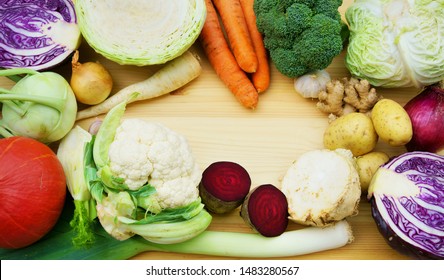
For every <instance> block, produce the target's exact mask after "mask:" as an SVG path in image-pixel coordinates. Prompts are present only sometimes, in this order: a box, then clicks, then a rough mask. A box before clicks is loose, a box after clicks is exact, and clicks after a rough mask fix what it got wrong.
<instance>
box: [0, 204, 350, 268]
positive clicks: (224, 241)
mask: <svg viewBox="0 0 444 280" xmlns="http://www.w3.org/2000/svg"><path fill="white" fill-rule="evenodd" d="M73 207H74V206H73V203H72V201H67V203H66V205H65V209H64V212H63V213H62V216H61V218H60V219H59V222H58V223H57V225H56V226H55V228H54V229H53V230H52V231H51V232H50V233H49V234H48V235H47V236H46V237H45V238H44V239H42V240H40V241H38V242H37V243H35V244H33V245H31V246H28V247H26V248H22V249H16V250H7V249H0V259H2V260H8V259H12V260H20V259H31V260H32V259H39V260H124V259H129V258H131V257H134V256H136V255H137V254H140V253H142V252H148V251H153V252H154V251H155V252H175V253H183V254H203V255H213V256H222V257H233V258H280V257H291V256H298V255H304V254H310V253H315V252H320V251H324V250H330V249H335V248H339V247H342V246H345V245H347V244H348V243H350V242H352V241H353V235H352V232H351V228H350V225H349V223H348V222H347V221H346V220H343V221H340V222H338V223H336V224H334V225H332V226H329V227H326V228H318V227H305V228H302V229H298V230H291V231H286V232H284V233H283V234H282V235H280V236H277V237H264V236H262V235H260V234H258V233H240V232H218V231H209V230H207V231H204V232H203V233H201V234H199V235H198V236H196V237H194V238H192V239H189V240H187V241H184V242H181V243H175V244H157V243H153V242H149V241H147V240H145V239H143V237H141V236H137V235H136V236H133V237H132V238H129V239H127V240H125V241H119V240H116V239H114V238H113V237H112V236H110V235H109V234H108V233H107V232H105V230H104V229H103V228H102V227H101V226H100V224H99V223H97V222H96V223H95V227H94V232H95V242H94V244H93V245H92V246H90V247H88V248H79V247H77V246H75V245H74V244H73V243H72V238H73V237H74V236H75V235H76V232H75V230H73V229H72V228H71V227H70V226H69V221H70V220H71V218H72V213H73V212H74V210H73Z"/></svg>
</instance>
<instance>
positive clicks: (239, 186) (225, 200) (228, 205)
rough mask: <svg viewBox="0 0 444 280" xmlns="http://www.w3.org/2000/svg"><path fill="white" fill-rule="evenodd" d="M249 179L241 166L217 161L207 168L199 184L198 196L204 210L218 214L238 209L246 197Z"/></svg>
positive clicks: (248, 189)
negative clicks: (203, 205) (204, 207)
mask: <svg viewBox="0 0 444 280" xmlns="http://www.w3.org/2000/svg"><path fill="white" fill-rule="evenodd" d="M250 186H251V178H250V175H249V174H248V172H247V170H245V168H243V167H242V166H241V165H239V164H237V163H235V162H230V161H218V162H214V163H212V164H211V165H210V166H208V167H207V168H206V169H205V170H204V172H203V174H202V180H201V182H200V184H199V194H200V197H201V198H202V202H203V203H204V204H205V206H206V208H207V209H208V210H209V211H211V212H213V213H218V214H223V213H227V212H229V211H232V210H234V209H236V208H237V207H239V206H240V205H241V204H242V202H243V201H244V199H245V197H246V196H247V195H248V192H249V191H250Z"/></svg>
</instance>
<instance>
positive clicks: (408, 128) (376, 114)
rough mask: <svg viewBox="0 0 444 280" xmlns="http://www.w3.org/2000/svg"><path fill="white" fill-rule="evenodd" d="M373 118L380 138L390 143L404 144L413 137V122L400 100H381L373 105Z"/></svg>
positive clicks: (395, 145)
mask: <svg viewBox="0 0 444 280" xmlns="http://www.w3.org/2000/svg"><path fill="white" fill-rule="evenodd" d="M371 118H372V121H373V126H374V127H375V130H376V133H377V134H378V136H379V138H380V139H381V140H383V141H384V142H386V143H388V144H389V145H391V146H394V147H397V146H403V145H405V144H407V143H408V142H409V141H410V140H411V139H412V136H413V128H412V122H411V120H410V117H409V115H408V114H407V112H406V111H405V109H404V107H402V106H401V104H399V103H398V102H396V101H394V100H391V99H381V100H379V101H378V102H377V103H376V104H375V106H374V107H373V110H372V116H371Z"/></svg>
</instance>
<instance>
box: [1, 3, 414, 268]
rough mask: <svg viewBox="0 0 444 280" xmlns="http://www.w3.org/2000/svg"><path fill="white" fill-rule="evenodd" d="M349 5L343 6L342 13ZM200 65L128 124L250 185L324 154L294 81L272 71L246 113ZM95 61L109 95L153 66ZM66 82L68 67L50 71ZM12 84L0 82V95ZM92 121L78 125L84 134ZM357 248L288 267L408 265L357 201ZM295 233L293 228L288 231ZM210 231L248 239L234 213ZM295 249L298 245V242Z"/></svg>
mask: <svg viewBox="0 0 444 280" xmlns="http://www.w3.org/2000/svg"><path fill="white" fill-rule="evenodd" d="M351 2H352V1H347V0H346V1H344V4H343V6H342V7H341V8H340V11H341V12H342V14H343V12H344V11H345V9H346V8H347V7H348V6H349V4H350V3H351ZM192 48H193V50H194V51H196V52H197V53H198V54H199V55H200V57H201V59H202V66H203V73H202V74H201V75H200V76H199V77H198V78H197V79H196V80H194V81H192V82H191V83H190V84H188V85H187V86H185V87H184V88H182V89H180V90H178V91H176V92H174V93H173V94H169V95H166V96H162V97H159V98H156V99H154V100H149V101H141V102H137V103H134V104H131V105H129V106H128V107H127V111H126V114H125V117H127V118H130V117H137V118H143V119H147V120H153V121H158V122H161V123H163V124H165V125H166V126H168V127H170V128H172V129H174V130H176V131H177V132H179V133H181V134H183V135H184V136H185V137H186V138H187V139H188V141H189V144H190V145H191V148H192V150H193V152H194V154H195V158H196V160H197V162H198V163H199V165H200V166H201V168H202V170H203V169H204V168H205V167H207V166H208V165H209V164H211V163H212V162H215V161H220V160H229V161H234V162H237V163H240V164H241V165H243V166H244V167H245V168H246V169H247V170H248V172H249V173H250V176H251V179H252V185H253V186H258V185H261V184H265V183H270V184H274V185H276V186H278V185H279V184H280V180H281V178H282V176H283V174H284V173H285V172H286V170H287V168H288V167H289V166H290V164H291V163H292V162H293V161H294V160H296V159H297V158H298V156H299V155H300V154H302V153H304V152H307V151H310V150H313V149H319V148H323V145H322V135H323V132H324V129H325V128H326V126H327V124H328V119H327V116H326V115H325V114H324V113H321V112H320V111H318V110H317V109H316V106H315V105H316V100H312V99H304V98H302V97H301V96H299V95H298V94H297V93H296V92H295V91H294V88H293V79H290V78H287V77H284V76H283V75H282V74H280V73H279V72H277V70H276V69H275V68H274V67H273V66H272V73H271V78H272V79H271V86H270V88H269V89H268V90H267V91H266V92H264V93H262V94H261V95H260V99H259V104H258V107H257V108H256V109H255V110H249V109H245V108H243V107H242V106H241V105H240V104H239V103H238V102H237V101H236V100H235V98H234V96H233V95H232V94H231V93H230V91H229V90H228V89H227V88H226V87H225V85H224V84H223V83H222V82H221V81H220V80H219V78H218V77H217V76H216V74H215V72H214V71H213V69H212V68H211V66H210V65H209V63H208V61H207V59H206V57H205V55H204V54H203V52H202V50H201V48H200V46H199V44H198V43H196V44H195V45H194V46H193V47H192ZM344 58H345V53H342V54H341V55H339V56H338V57H336V58H335V59H334V61H333V63H332V64H331V65H330V66H329V67H328V69H327V71H328V72H329V73H330V75H331V76H332V78H341V77H344V76H349V72H348V71H347V69H346V68H345V65H344ZM89 60H93V61H99V62H100V63H102V64H104V65H105V66H106V67H107V68H108V70H109V71H110V72H111V74H112V76H113V79H114V83H115V84H114V89H113V92H116V91H118V90H119V89H121V88H123V87H125V86H127V85H130V84H132V83H135V82H138V81H141V80H144V79H146V78H148V77H149V76H150V75H151V74H153V73H154V72H155V70H156V69H157V66H151V67H137V66H122V65H118V64H116V63H113V62H110V61H108V60H106V59H105V58H104V57H102V56H100V55H98V54H96V53H95V52H94V51H93V50H91V49H90V48H89V46H88V45H87V44H86V42H84V43H83V44H82V45H81V47H80V61H81V62H86V61H89ZM55 71H57V72H60V73H62V74H63V75H65V76H66V77H69V75H70V73H71V72H70V65H69V64H67V65H62V66H60V67H58V68H57V69H55ZM12 85H13V83H12V82H10V81H9V80H8V79H6V78H3V77H0V87H5V88H8V87H10V86H12ZM377 90H378V91H379V92H380V93H381V94H382V95H383V96H384V97H387V98H391V99H394V100H396V101H398V102H399V103H400V104H402V105H403V104H405V103H406V102H407V101H408V100H410V99H411V98H412V97H413V96H414V95H416V94H417V93H418V91H419V90H418V89H415V88H398V89H382V88H381V89H377ZM93 120H94V119H88V120H84V121H81V122H79V124H80V125H81V126H83V127H85V128H87V127H88V126H89V124H90V123H91V122H92V121H93ZM376 149H377V150H381V151H385V152H386V153H388V154H389V155H390V156H394V155H398V154H400V153H402V152H405V150H404V148H393V147H390V146H388V145H387V144H384V143H382V142H379V143H378V145H377V148H376ZM349 222H350V223H351V225H352V229H353V232H354V237H355V240H354V242H353V243H352V244H349V245H346V246H344V247H342V248H339V249H335V250H329V251H325V252H319V253H315V254H309V255H304V256H297V257H291V258H286V259H306V260H312V259H324V260H325V259H340V260H344V259H345V260H351V259H359V260H364V259H373V260H378V259H406V257H405V256H403V255H400V254H398V253H397V252H396V251H394V250H393V249H391V248H390V247H389V246H388V245H387V244H386V243H385V241H384V239H383V238H382V236H381V235H380V234H379V232H378V230H377V228H376V225H375V222H374V221H373V219H372V217H371V213H370V205H369V203H368V202H367V200H366V198H365V196H364V195H363V196H362V199H361V203H360V207H359V214H358V215H357V216H355V217H352V218H350V219H349ZM296 228H300V226H298V225H296V224H293V223H291V222H290V225H289V228H288V229H289V230H291V229H296ZM209 229H211V230H221V231H238V232H251V229H250V228H249V227H248V226H247V225H246V224H245V223H244V221H243V220H242V219H241V217H240V216H239V211H237V210H235V211H233V212H232V213H230V214H226V215H214V218H213V221H212V223H211V225H210V228H209ZM294 242H299V241H298V240H295V241H294ZM133 259H224V258H222V257H214V256H203V255H187V254H175V253H159V252H145V253H142V254H139V255H137V256H135V257H134V258H133Z"/></svg>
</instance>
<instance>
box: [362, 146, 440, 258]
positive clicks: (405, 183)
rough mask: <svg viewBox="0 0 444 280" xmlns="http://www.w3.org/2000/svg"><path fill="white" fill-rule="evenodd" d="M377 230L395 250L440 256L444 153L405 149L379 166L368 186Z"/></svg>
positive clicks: (412, 254)
mask: <svg viewBox="0 0 444 280" xmlns="http://www.w3.org/2000/svg"><path fill="white" fill-rule="evenodd" d="M368 198H369V200H370V203H371V208H372V216H373V218H374V220H375V222H376V225H377V227H378V229H379V232H380V233H381V234H382V235H383V236H384V238H385V240H386V241H387V243H388V244H389V245H390V246H391V247H392V248H394V249H395V250H397V251H398V252H400V253H402V254H405V255H408V256H410V257H413V258H416V259H444V156H440V155H438V154H435V153H429V152H408V153H405V154H402V155H400V156H398V157H396V158H393V159H391V160H390V161H389V162H388V163H386V164H385V165H383V166H381V167H380V168H379V169H378V170H377V172H376V173H375V175H374V177H373V179H372V182H371V183H370V187H369V194H368Z"/></svg>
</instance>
